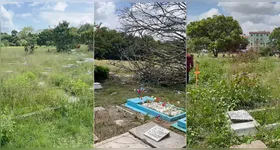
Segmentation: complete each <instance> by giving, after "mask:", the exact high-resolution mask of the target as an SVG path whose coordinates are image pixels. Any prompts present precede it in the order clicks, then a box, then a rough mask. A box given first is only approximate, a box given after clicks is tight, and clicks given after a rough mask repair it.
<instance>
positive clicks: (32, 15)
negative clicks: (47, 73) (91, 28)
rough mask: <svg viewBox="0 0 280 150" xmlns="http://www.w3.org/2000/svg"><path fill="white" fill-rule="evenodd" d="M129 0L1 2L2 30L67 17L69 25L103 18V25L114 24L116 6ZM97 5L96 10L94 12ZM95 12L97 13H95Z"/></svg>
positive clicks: (37, 27)
mask: <svg viewBox="0 0 280 150" xmlns="http://www.w3.org/2000/svg"><path fill="white" fill-rule="evenodd" d="M128 4H129V3H113V2H107V3H95V4H94V3H93V2H92V3H68V2H52V3H44V2H22V3H17V2H13V3H4V4H3V3H1V31H2V32H8V33H10V32H11V30H13V29H16V30H18V31H20V30H21V29H22V28H23V27H26V26H32V27H33V28H34V29H35V30H40V29H45V28H48V27H49V26H53V25H57V24H58V22H59V21H61V20H67V21H69V22H70V25H71V26H76V27H79V26H80V25H82V24H84V23H93V22H94V16H95V15H96V16H97V18H95V21H96V22H103V24H104V25H106V26H109V27H111V28H116V27H117V26H118V25H119V24H118V23H116V22H117V20H118V18H117V16H116V10H117V9H118V8H119V7H121V6H124V5H128ZM94 5H96V6H97V7H96V12H94ZM94 13H96V14H95V15H94Z"/></svg>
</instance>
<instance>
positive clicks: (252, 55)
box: [233, 48, 260, 63]
mask: <svg viewBox="0 0 280 150" xmlns="http://www.w3.org/2000/svg"><path fill="white" fill-rule="evenodd" d="M259 57H260V56H259V54H258V52H257V51H255V50H254V49H252V48H251V49H250V50H249V51H247V52H245V53H242V52H241V53H239V54H237V56H236V57H235V58H234V59H233V60H234V62H236V63H242V62H243V63H248V62H257V61H258V60H259Z"/></svg>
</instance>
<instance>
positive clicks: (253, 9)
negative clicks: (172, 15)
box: [187, 2, 280, 34]
mask: <svg viewBox="0 0 280 150" xmlns="http://www.w3.org/2000/svg"><path fill="white" fill-rule="evenodd" d="M187 14H188V19H187V20H188V23H189V22H192V21H197V20H201V19H203V18H206V17H211V16H213V15H221V14H223V15H226V16H232V17H233V18H234V19H235V20H237V21H238V22H239V24H240V26H241V28H242V29H243V32H244V33H245V34H248V32H250V31H263V30H266V31H272V30H273V29H274V28H275V27H279V26H280V3H279V2H217V3H206V2H190V3H188V10H187Z"/></svg>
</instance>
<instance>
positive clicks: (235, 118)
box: [228, 110, 253, 122]
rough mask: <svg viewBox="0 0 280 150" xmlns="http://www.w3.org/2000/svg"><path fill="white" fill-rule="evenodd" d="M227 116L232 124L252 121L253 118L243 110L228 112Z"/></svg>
mask: <svg viewBox="0 0 280 150" xmlns="http://www.w3.org/2000/svg"><path fill="white" fill-rule="evenodd" d="M228 115H229V118H230V120H231V121H232V122H248V121H253V117H252V116H251V115H250V114H249V113H248V112H247V111H245V110H238V111H230V112H228Z"/></svg>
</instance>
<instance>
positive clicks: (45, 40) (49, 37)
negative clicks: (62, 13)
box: [37, 29, 54, 46]
mask: <svg viewBox="0 0 280 150" xmlns="http://www.w3.org/2000/svg"><path fill="white" fill-rule="evenodd" d="M53 38H54V37H53V32H52V29H45V30H43V31H42V32H40V33H39V35H38V39H37V44H38V45H39V46H43V45H46V46H50V45H52V44H54V42H53Z"/></svg>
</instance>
